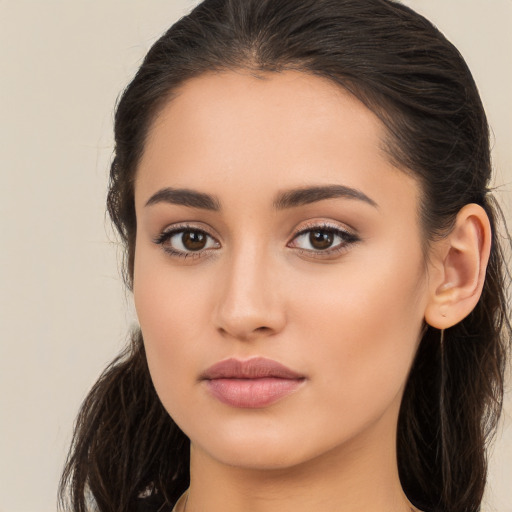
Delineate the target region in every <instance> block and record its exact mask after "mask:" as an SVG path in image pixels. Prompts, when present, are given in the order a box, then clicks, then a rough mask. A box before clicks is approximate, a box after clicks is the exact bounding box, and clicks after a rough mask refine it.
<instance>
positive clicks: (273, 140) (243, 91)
mask: <svg viewBox="0 0 512 512" xmlns="http://www.w3.org/2000/svg"><path fill="white" fill-rule="evenodd" d="M385 136H386V131H385V129H384V127H383V125H382V123H381V122H380V120H379V119H378V118H377V116H376V115H375V114H373V112H371V111H370V110H369V109H368V108H366V107H365V106H364V105H363V104H362V103H361V102H360V101H359V100H357V99H356V98H355V97H353V96H352V95H351V94H350V93H348V92H347V91H346V90H344V89H343V88H342V87H340V86H338V85H336V84H334V83H333V82H331V81H329V80H327V79H324V78H320V77H317V76H313V75H308V74H305V73H301V72H297V71H285V72H282V73H265V74H263V75H258V76H254V75H251V74H250V73H249V72H247V71H240V72H234V71H227V72H219V73H208V74H204V75H201V76H199V77H197V78H194V79H192V80H190V81H188V82H186V83H185V84H184V85H183V86H182V87H181V88H180V89H178V91H177V92H176V94H175V95H174V96H173V98H172V99H171V100H170V101H169V102H168V103H167V104H166V105H165V106H164V108H163V109H162V110H161V112H160V113H159V115H158V116H157V118H156V119H155V121H154V122H153V124H152V126H151V129H150V131H149V134H148V138H147V142H146V147H145V150H144V153H143V157H142V160H141V162H140V166H139V169H138V173H137V182H136V199H138V200H139V201H142V200H143V198H144V197H146V198H147V197H149V195H150V194H151V193H154V192H155V190H156V189H158V188H162V187H169V186H172V187H184V188H196V189H199V190H201V191H204V192H208V193H212V194H215V195H222V194H224V195H229V194H228V193H229V191H230V190H234V191H236V193H237V196H238V197H240V196H242V195H243V194H245V193H247V194H248V196H252V197H255V196H256V195H258V194H260V195H265V193H266V194H267V196H271V195H272V196H273V195H274V192H275V191H276V190H279V189H286V188H290V187H299V186H307V185H310V184H311V183H314V184H323V183H325V184H332V183H339V184H342V185H345V186H350V187H353V188H357V189H362V190H363V191H364V192H365V193H366V194H367V195H370V196H371V194H372V193H373V194H377V195H382V193H384V191H387V192H388V193H389V192H390V191H392V190H395V194H393V197H389V198H388V200H390V201H391V202H393V201H392V200H393V198H396V197H397V194H398V195H400V194H401V193H404V194H406V196H407V198H411V197H412V202H411V208H416V202H415V199H416V195H417V194H416V193H417V184H416V182H415V180H413V179H412V178H410V177H409V176H408V175H406V174H405V173H404V172H402V171H399V170H398V169H396V168H395V167H394V166H393V165H392V163H391V162H390V161H389V159H388V158H387V155H386V153H385V151H384V149H383V147H384V138H385ZM402 199H403V198H402ZM388 202H389V201H388Z"/></svg>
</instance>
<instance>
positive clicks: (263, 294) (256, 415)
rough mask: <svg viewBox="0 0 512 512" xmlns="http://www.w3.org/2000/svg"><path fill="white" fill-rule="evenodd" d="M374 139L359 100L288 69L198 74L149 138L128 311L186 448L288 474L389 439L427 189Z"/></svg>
mask: <svg viewBox="0 0 512 512" xmlns="http://www.w3.org/2000/svg"><path fill="white" fill-rule="evenodd" d="M384 137H385V132H384V128H383V126H382V125H381V123H380V122H379V120H378V119H377V118H376V116H375V115H374V114H373V113H372V112H371V111H369V110H368V109H367V108H366V107H365V106H363V105H362V104H361V103H360V102H359V101H358V100H356V99H355V98H354V97H352V96H351V95H349V94H348V93H346V92H345V91H344V90H342V89H340V88H339V87H337V86H336V85H334V84H332V83H330V82H327V81H326V80H323V79H321V78H318V77H313V76H309V75H306V74H302V73H299V72H293V71H286V72H283V73H279V74H268V75H265V76H264V78H263V79H262V78H255V77H253V76H250V75H249V74H246V73H244V72H239V73H235V72H225V73H218V74H207V75H203V76H201V77H199V78H195V79H193V80H191V81H189V82H188V83H186V84H185V85H184V86H183V87H182V88H181V89H180V91H179V94H178V95H177V96H176V97H175V98H174V99H172V101H170V102H169V103H168V104H167V105H166V106H165V108H163V110H162V111H161V113H160V115H159V116H158V117H157V119H156V120H155V122H154V124H153V125H152V128H151V130H150V133H149V137H148V140H147V143H146V147H145V151H144V154H143V157H142V160H141V162H140V166H139V168H138V172H137V178H136V185H135V200H136V214H137V226H138V227H137V238H136V250H135V270H134V297H135V305H136V310H137V314H138V318H139V321H140V326H141V329H142V332H143V336H144V341H145V346H146V351H147V358H148V363H149V368H150V372H151V376H152V379H153V381H154V385H155V388H156V390H157V392H158V395H159V397H160V399H161V401H162V403H163V405H164V406H165V408H166V409H167V411H168V412H169V414H170V415H171V416H172V417H173V419H174V420H175V421H176V423H177V424H178V425H179V426H180V427H181V429H182V430H183V431H184V432H185V433H186V434H187V436H189V438H190V440H191V443H192V446H193V449H195V450H196V451H198V452H201V453H203V454H206V456H208V457H210V458H211V459H212V460H215V461H217V462H219V463H223V464H229V465H238V466H244V467H254V468H277V467H280V468H282V467H288V466H292V465H294V464H300V463H302V462H305V461H308V460H312V459H314V458H316V457H320V456H322V455H324V454H327V453H335V452H337V451H338V452H340V453H341V452H342V451H344V450H345V451H346V450H349V449H351V447H352V448H353V447H354V446H356V445H358V446H365V445H368V446H370V445H371V443H372V442H374V443H381V444H382V440H383V439H389V440H390V442H394V433H395V428H396V422H397V415H398V410H399V404H400V398H401V395H402V391H403V388H404V384H405V382H406V379H407V375H408V372H409V369H410V366H411V364H412V360H413V357H414V355H415V352H416V349H417V346H418V342H419V338H420V333H421V329H422V325H423V318H424V311H425V306H426V301H427V298H426V295H427V293H426V290H427V285H426V275H427V268H426V263H425V257H424V254H423V252H422V240H421V230H420V225H419V219H418V204H419V197H420V190H419V186H418V184H417V182H416V181H415V180H414V179H413V178H411V177H410V176H408V175H406V174H405V173H404V172H402V171H400V170H397V169H396V168H394V167H393V165H392V164H391V163H390V162H389V161H388V158H387V157H386V154H385V152H384V150H383V149H382V147H383V140H384ZM283 366H284V367H285V368H284V369H283ZM372 439H373V441H372ZM363 440H364V441H363Z"/></svg>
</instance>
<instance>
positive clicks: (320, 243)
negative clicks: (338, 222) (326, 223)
mask: <svg viewBox="0 0 512 512" xmlns="http://www.w3.org/2000/svg"><path fill="white" fill-rule="evenodd" d="M356 240H357V237H356V236H355V235H353V234H352V233H349V232H347V231H343V230H341V229H337V228H331V227H318V228H311V229H307V230H305V231H302V232H301V233H299V234H298V235H297V236H296V237H295V238H294V239H293V242H292V244H291V246H292V247H297V248H299V249H304V250H306V251H315V252H319V251H324V252H329V251H330V250H336V249H340V248H342V247H344V246H345V245H348V244H350V243H353V242H355V241H356Z"/></svg>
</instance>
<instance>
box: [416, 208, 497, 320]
mask: <svg viewBox="0 0 512 512" xmlns="http://www.w3.org/2000/svg"><path fill="white" fill-rule="evenodd" d="M490 250H491V226H490V223H489V218H488V217H487V214H486V213H485V210H484V209H483V208H482V207H481V206H479V205H477V204H467V205H466V206H464V207H463V208H462V209H461V210H460V211H459V213H458V215H457V218H456V220H455V225H454V227H453V229H452V230H451V232H450V233H449V234H448V236H447V237H446V238H443V239H442V240H439V241H438V242H434V245H433V247H432V248H431V254H430V262H429V285H428V293H429V297H428V303H427V307H426V309H425V321H426V322H427V323H428V324H429V325H431V326H432V327H435V328H437V329H447V328H448V327H452V326H453V325H455V324H457V323H458V322H460V321H461V320H463V319H464V318H465V317H466V316H467V315H469V313H471V311H472V310H473V309H474V307H475V306H476V304H477V302H478V300H479V298H480V295H481V293H482V288H483V285H484V280H485V271H486V268H487V263H488V261H489V254H490Z"/></svg>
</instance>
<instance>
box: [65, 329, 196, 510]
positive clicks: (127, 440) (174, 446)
mask: <svg viewBox="0 0 512 512" xmlns="http://www.w3.org/2000/svg"><path fill="white" fill-rule="evenodd" d="M188 460H189V441H188V438H187V437H186V436H185V435H184V434H183V433H182V432H181V430H180V429H179V428H178V427H177V426H176V424H175V423H174V422H173V421H172V419H171V418H170V416H169V414H168V413H167V411H166V410H165V409H164V408H163V406H162V404H161V403H160V400H159V399H158V396H157V394H156V391H155V389H154V387H153V384H152V382H151V377H150V374H149V369H148V366H147V362H146V355H145V351H144V345H143V341H142V334H141V333H140V330H137V331H136V332H134V334H133V337H132V342H131V344H130V346H129V347H128V348H127V349H126V350H125V351H124V352H123V353H122V354H120V355H119V356H118V357H117V358H116V359H115V360H114V361H113V362H112V363H111V364H110V365H109V366H108V367H107V369H106V370H105V371H104V372H103V374H102V375H101V377H100V378H99V379H98V381H97V382H96V384H95V385H94V386H93V388H92V390H91V391H90V393H89V394H88V395H87V398H86V399H85V401H84V402H83V404H82V407H81V410H80V413H79V415H78V418H77V420H76V424H75V431H74V437H73V443H72V447H71V450H70V453H69V456H68V460H67V462H66V467H65V470H64V473H63V476H62V479H61V484H60V491H59V496H60V503H61V505H62V509H63V510H73V511H75V512H87V511H89V510H90V507H89V504H90V503H89V502H90V500H91V499H92V501H93V503H94V507H95V508H94V510H98V511H99V512H112V511H116V512H121V511H123V512H124V511H126V510H135V509H136V508H137V507H136V503H137V501H138V499H139V495H140V494H141V493H144V492H146V493H147V492H148V491H149V492H151V493H153V494H154V495H155V498H154V499H156V500H158V501H159V502H161V503H160V504H164V503H167V504H171V503H174V501H176V500H177V499H178V497H179V496H180V495H181V494H182V493H183V492H184V491H185V489H186V488H187V487H188V484H189V468H188ZM68 485H69V491H70V493H69V496H66V492H67V487H68Z"/></svg>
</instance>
